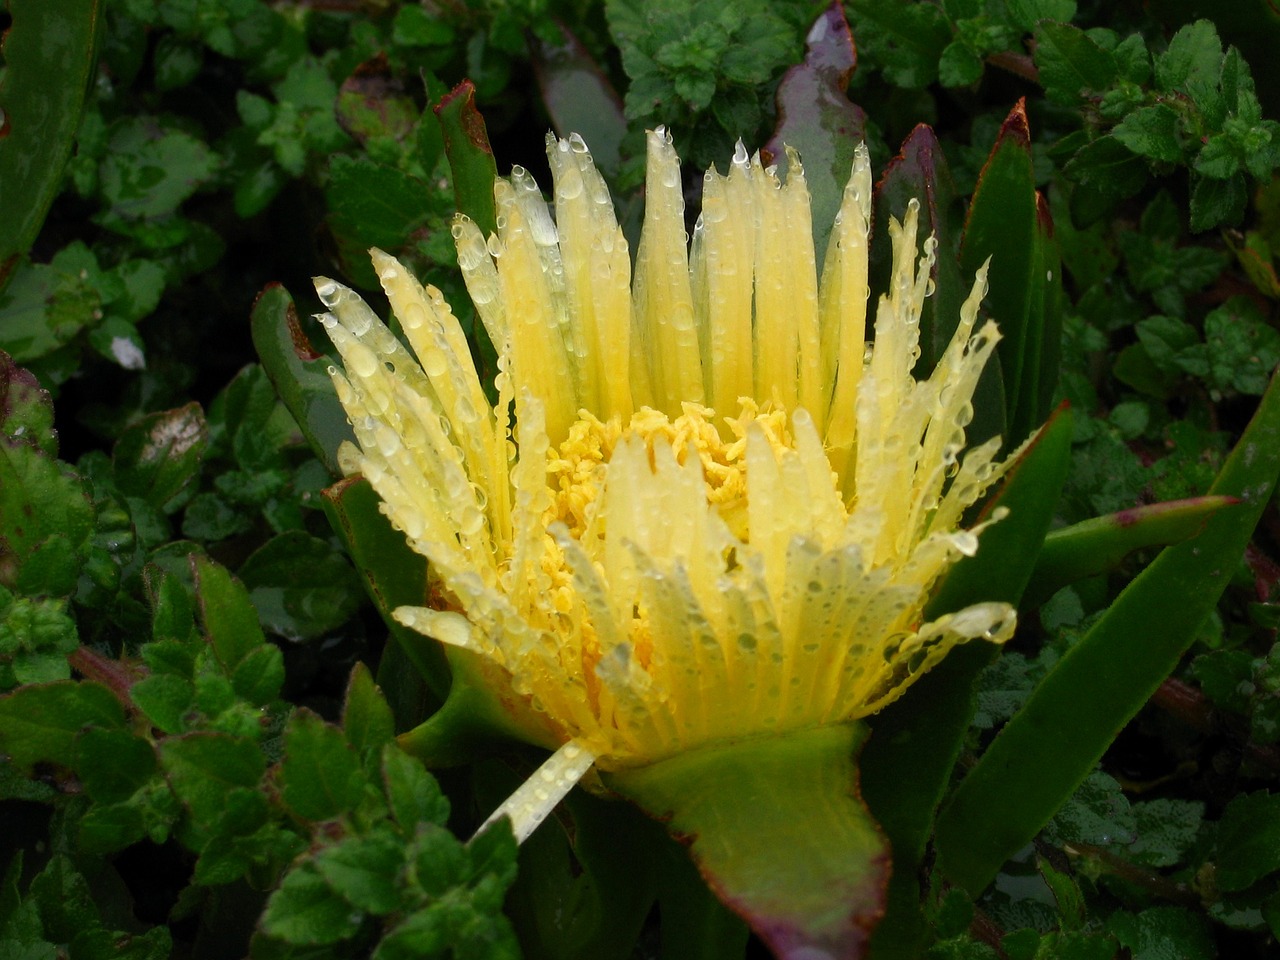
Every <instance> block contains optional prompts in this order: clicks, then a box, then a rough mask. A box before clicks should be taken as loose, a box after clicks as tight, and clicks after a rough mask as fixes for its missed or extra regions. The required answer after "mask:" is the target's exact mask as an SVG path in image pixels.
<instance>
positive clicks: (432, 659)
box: [324, 477, 449, 701]
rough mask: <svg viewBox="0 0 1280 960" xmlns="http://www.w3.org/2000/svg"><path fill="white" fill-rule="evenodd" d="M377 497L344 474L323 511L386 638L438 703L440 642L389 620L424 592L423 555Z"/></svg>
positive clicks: (444, 680)
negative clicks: (379, 616)
mask: <svg viewBox="0 0 1280 960" xmlns="http://www.w3.org/2000/svg"><path fill="white" fill-rule="evenodd" d="M379 503H381V501H380V500H379V498H378V495H377V493H375V492H374V490H373V487H372V486H370V485H369V482H368V481H367V480H365V479H364V478H363V477H348V478H347V479H346V480H341V481H339V482H338V483H336V484H334V485H333V486H332V487H329V488H328V489H327V490H325V491H324V508H325V513H327V514H328V516H329V522H330V524H331V525H332V526H333V529H334V530H335V531H336V532H337V534H338V536H339V537H341V538H342V541H343V544H344V545H345V546H346V548H347V554H348V555H349V556H350V557H351V560H352V562H353V563H354V564H355V567H356V569H357V570H358V571H360V573H361V574H362V575H363V577H364V584H365V590H366V591H367V592H368V594H369V596H370V598H371V599H372V600H373V603H374V606H376V607H377V608H378V612H379V613H380V614H382V618H383V620H384V621H386V624H387V629H388V630H389V631H390V632H391V637H392V639H393V640H394V641H395V642H396V643H398V644H399V645H400V647H401V649H402V650H403V651H404V652H405V653H406V654H407V655H408V657H409V659H410V661H411V662H412V663H413V665H414V667H416V668H417V670H418V672H419V673H420V674H421V675H422V677H423V679H424V680H426V682H427V685H428V686H429V687H430V688H431V691H432V693H434V694H435V695H436V696H437V697H438V698H439V699H440V700H441V701H443V700H444V698H445V696H446V695H447V694H448V692H449V665H448V663H447V662H446V660H445V656H444V652H443V651H442V650H441V649H440V644H438V643H436V642H435V641H434V640H429V639H428V638H426V637H424V636H422V634H420V633H415V632H414V631H412V630H409V629H408V628H407V627H404V626H402V625H401V624H399V623H397V622H396V621H395V620H394V619H392V616H391V613H392V611H393V610H395V608H396V607H400V606H421V605H422V603H423V602H424V601H425V600H426V596H427V558H426V557H424V556H422V554H420V553H415V552H414V551H413V550H412V549H410V547H409V544H408V543H407V542H406V541H405V538H404V534H403V533H402V532H400V531H398V530H396V529H395V528H394V527H392V526H391V521H390V520H388V519H387V517H386V514H384V513H383V512H382V511H381V510H379V509H378V505H379Z"/></svg>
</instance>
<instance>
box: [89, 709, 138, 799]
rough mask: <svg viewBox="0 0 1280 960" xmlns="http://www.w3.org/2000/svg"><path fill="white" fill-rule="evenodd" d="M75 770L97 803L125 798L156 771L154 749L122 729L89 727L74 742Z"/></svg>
mask: <svg viewBox="0 0 1280 960" xmlns="http://www.w3.org/2000/svg"><path fill="white" fill-rule="evenodd" d="M76 750H77V753H78V756H79V762H78V763H77V764H76V772H77V773H78V774H79V775H80V780H81V782H83V783H84V788H85V791H86V792H87V793H88V794H89V796H90V797H92V798H93V800H94V801H95V802H96V803H118V802H121V801H124V800H128V799H129V797H131V796H133V794H134V793H136V792H137V791H138V790H139V789H140V788H141V787H142V785H143V784H145V783H146V782H147V781H148V780H149V779H150V778H151V776H152V774H154V773H155V770H156V755H155V749H154V748H153V747H152V746H151V744H150V743H148V742H147V741H146V740H143V739H142V738H141V737H135V736H134V735H133V734H131V733H129V732H128V731H125V730H104V729H102V728H97V727H95V728H90V729H88V730H86V731H85V732H84V733H82V734H81V735H80V737H79V739H78V740H77V742H76Z"/></svg>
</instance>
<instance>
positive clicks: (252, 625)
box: [191, 556, 266, 675]
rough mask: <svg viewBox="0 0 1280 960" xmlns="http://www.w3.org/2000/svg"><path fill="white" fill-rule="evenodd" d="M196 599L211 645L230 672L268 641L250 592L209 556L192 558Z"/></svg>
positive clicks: (226, 669)
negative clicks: (250, 598) (259, 622)
mask: <svg viewBox="0 0 1280 960" xmlns="http://www.w3.org/2000/svg"><path fill="white" fill-rule="evenodd" d="M191 570H192V576H193V577H194V579H195V584H196V601H197V603H198V604H199V608H200V619H201V620H202V621H203V623H204V629H205V634H206V635H207V636H208V638H209V644H210V646H211V648H212V649H213V652H214V654H215V655H216V656H217V658H218V661H219V662H220V663H221V664H222V667H223V669H224V670H225V671H226V672H227V674H228V675H230V674H231V673H232V672H234V670H235V668H236V667H237V666H238V665H239V663H240V661H241V660H243V659H244V658H245V656H246V655H247V654H249V653H250V651H252V650H254V649H256V648H257V647H259V646H261V645H262V644H264V643H266V637H264V636H263V635H262V627H261V626H259V624H258V613H257V611H256V610H255V609H254V607H253V603H252V602H250V600H249V592H248V591H247V590H245V588H244V586H243V585H242V584H241V583H239V582H238V581H237V580H236V579H235V578H234V577H232V576H231V573H230V571H229V570H227V568H226V567H224V566H221V565H220V564H217V563H214V562H213V561H212V560H210V559H209V558H208V557H200V556H193V557H192V558H191Z"/></svg>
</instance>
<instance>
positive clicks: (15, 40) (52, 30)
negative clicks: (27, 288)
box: [0, 0, 103, 290]
mask: <svg viewBox="0 0 1280 960" xmlns="http://www.w3.org/2000/svg"><path fill="white" fill-rule="evenodd" d="M102 7H103V4H102V0H67V2H64V3H47V2H45V0H10V3H9V4H8V5H7V9H8V11H9V14H10V17H11V18H12V21H11V23H10V25H9V26H8V28H7V29H6V31H5V41H4V61H5V72H4V78H3V81H0V111H3V115H2V116H3V118H2V119H0V133H2V136H0V290H3V289H4V286H5V284H6V283H7V281H8V279H9V277H10V276H11V274H12V271H13V267H14V264H15V263H16V262H17V260H18V258H19V257H20V256H22V255H23V254H25V253H26V252H27V250H28V249H30V247H31V244H32V243H33V242H34V241H35V239H36V235H37V234H38V233H39V232H40V226H41V224H42V223H43V222H44V218H45V214H46V213H47V212H48V210H49V206H50V205H51V204H52V203H53V199H54V197H55V196H56V195H57V193H58V190H59V189H60V188H61V186H62V171H63V169H64V167H65V166H66V163H67V158H68V157H69V156H70V155H71V147H72V143H73V141H74V139H75V135H76V127H77V125H78V124H79V122H80V113H81V110H82V109H83V106H84V101H85V97H86V96H87V94H88V93H89V90H90V87H91V85H92V82H93V77H94V75H95V71H94V67H95V54H96V51H97V46H98V33H99V31H100V29H101V27H102Z"/></svg>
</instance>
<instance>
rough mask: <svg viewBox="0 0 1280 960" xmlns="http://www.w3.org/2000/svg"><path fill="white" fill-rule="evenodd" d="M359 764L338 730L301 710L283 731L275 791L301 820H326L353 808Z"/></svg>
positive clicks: (360, 786)
mask: <svg viewBox="0 0 1280 960" xmlns="http://www.w3.org/2000/svg"><path fill="white" fill-rule="evenodd" d="M364 784H365V780H364V775H363V774H362V773H361V771H360V761H359V759H358V758H357V757H356V755H355V753H354V752H353V751H352V750H351V748H350V747H349V746H348V745H347V739H346V737H344V736H343V735H342V731H341V730H339V729H338V728H337V727H335V726H333V725H332V724H329V723H325V722H324V721H323V720H322V719H320V717H318V716H316V715H315V714H314V713H312V712H311V711H310V710H307V709H305V708H303V709H300V710H297V711H295V712H294V714H293V716H292V717H291V718H290V719H289V724H288V726H287V727H286V728H285V733H284V760H283V761H282V762H281V764H280V787H281V791H282V793H283V796H284V802H285V803H286V804H287V805H288V806H289V809H290V810H292V811H293V812H294V813H295V814H296V815H297V816H299V817H301V818H302V819H303V820H329V819H332V818H333V817H336V816H339V815H340V814H343V813H346V812H347V811H348V810H351V809H353V808H354V807H355V806H356V804H358V803H359V802H360V798H361V796H362V795H363V793H364Z"/></svg>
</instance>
